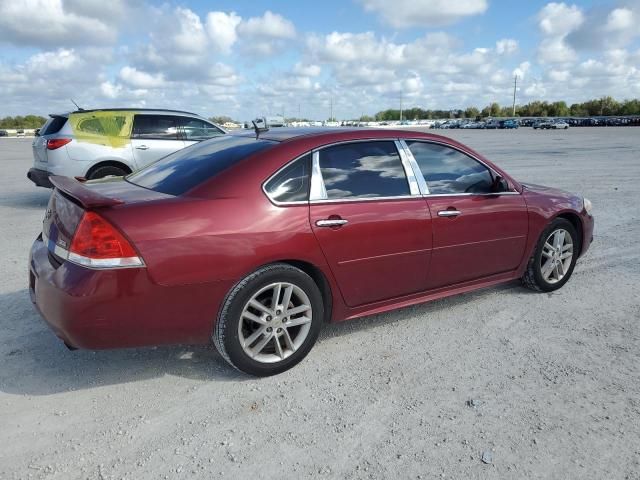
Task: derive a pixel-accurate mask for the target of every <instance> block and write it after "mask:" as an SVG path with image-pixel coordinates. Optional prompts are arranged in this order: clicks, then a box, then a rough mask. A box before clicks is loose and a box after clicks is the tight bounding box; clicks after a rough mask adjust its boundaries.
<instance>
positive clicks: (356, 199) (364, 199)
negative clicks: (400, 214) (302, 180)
mask: <svg viewBox="0 0 640 480" xmlns="http://www.w3.org/2000/svg"><path fill="white" fill-rule="evenodd" d="M418 199H420V200H422V196H421V195H401V196H398V197H352V198H325V199H318V200H310V201H309V203H310V204H311V205H317V204H322V203H353V202H378V201H388V200H418Z"/></svg>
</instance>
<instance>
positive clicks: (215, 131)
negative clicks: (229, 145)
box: [181, 117, 224, 142]
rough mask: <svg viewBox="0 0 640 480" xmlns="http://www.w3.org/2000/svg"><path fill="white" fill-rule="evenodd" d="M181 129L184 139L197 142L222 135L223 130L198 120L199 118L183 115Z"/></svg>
mask: <svg viewBox="0 0 640 480" xmlns="http://www.w3.org/2000/svg"><path fill="white" fill-rule="evenodd" d="M181 123H182V131H183V133H184V138H185V140H190V141H196V142H199V141H201V140H207V139H209V138H213V137H218V136H220V135H224V132H222V130H220V129H219V128H217V127H216V126H215V125H212V124H211V123H209V122H205V121H204V120H200V119H199V118H189V117H184V118H183V119H182V122H181Z"/></svg>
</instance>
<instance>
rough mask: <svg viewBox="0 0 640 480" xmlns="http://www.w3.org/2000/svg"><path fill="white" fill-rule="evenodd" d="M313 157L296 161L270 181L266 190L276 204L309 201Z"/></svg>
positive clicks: (265, 187) (309, 156)
mask: <svg viewBox="0 0 640 480" xmlns="http://www.w3.org/2000/svg"><path fill="white" fill-rule="evenodd" d="M310 164H311V155H305V156H304V157H302V158H300V159H298V160H296V161H295V162H293V163H292V164H290V165H288V166H287V167H285V168H284V169H282V170H281V171H280V172H279V173H278V174H276V176H274V177H273V178H272V179H271V180H269V181H268V182H267V183H266V185H265V186H264V189H265V190H266V192H267V195H269V198H271V199H272V200H274V201H276V202H304V201H306V200H308V199H309V170H310V167H309V166H310Z"/></svg>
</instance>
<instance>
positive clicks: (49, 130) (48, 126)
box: [40, 117, 67, 135]
mask: <svg viewBox="0 0 640 480" xmlns="http://www.w3.org/2000/svg"><path fill="white" fill-rule="evenodd" d="M65 123H67V117H52V118H50V119H49V120H48V121H47V123H45V124H44V126H43V127H42V129H41V130H40V135H52V134H54V133H58V132H59V131H60V130H62V127H64V124H65Z"/></svg>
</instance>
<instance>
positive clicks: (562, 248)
mask: <svg viewBox="0 0 640 480" xmlns="http://www.w3.org/2000/svg"><path fill="white" fill-rule="evenodd" d="M578 247H579V245H578V234H577V232H576V229H575V227H574V226H573V225H572V224H571V222H569V221H568V220H565V219H563V218H557V219H555V220H554V221H553V222H551V224H550V225H549V226H548V227H547V228H546V229H545V231H544V232H543V233H542V235H541V236H540V239H539V240H538V244H537V245H536V249H535V251H534V253H533V256H532V257H531V259H530V260H529V264H528V265H527V270H526V272H525V274H524V276H523V277H522V283H523V284H524V285H525V286H526V287H527V288H530V289H532V290H536V291H538V292H551V291H553V290H557V289H558V288H560V287H562V286H563V285H564V284H565V283H567V281H568V280H569V278H570V277H571V274H572V273H573V269H574V267H575V264H576V260H577V258H578V252H579V250H578Z"/></svg>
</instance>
